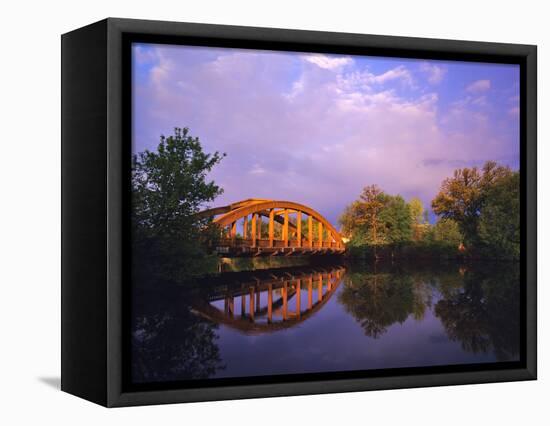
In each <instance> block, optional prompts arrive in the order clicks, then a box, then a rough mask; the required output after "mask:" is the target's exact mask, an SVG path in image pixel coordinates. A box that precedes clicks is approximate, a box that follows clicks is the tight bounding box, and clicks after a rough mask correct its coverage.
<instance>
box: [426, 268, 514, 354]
mask: <svg viewBox="0 0 550 426" xmlns="http://www.w3.org/2000/svg"><path fill="white" fill-rule="evenodd" d="M519 299H520V276H519V266H518V265H517V264H498V265H496V266H495V265H492V266H488V265H485V266H484V268H482V269H479V268H476V269H472V270H467V271H465V273H464V278H463V286H462V287H460V288H455V289H454V291H447V292H446V293H444V294H443V299H442V300H440V301H439V302H437V304H436V306H435V313H436V315H437V316H438V317H439V318H440V319H441V322H442V324H443V326H444V327H445V330H446V331H447V334H448V336H449V338H450V339H452V340H455V341H459V342H460V343H461V345H462V347H463V348H464V349H465V350H467V351H469V352H473V353H487V352H489V351H493V352H494V353H495V356H496V357H497V359H498V360H499V361H507V360H512V359H515V358H517V357H518V354H519V342H520V323H519V322H520V300H519Z"/></svg>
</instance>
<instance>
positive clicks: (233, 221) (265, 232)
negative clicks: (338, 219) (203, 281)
mask: <svg viewBox="0 0 550 426" xmlns="http://www.w3.org/2000/svg"><path fill="white" fill-rule="evenodd" d="M199 215H200V216H201V217H213V218H214V219H213V222H214V224H216V225H218V227H219V228H220V238H219V240H218V242H217V243H216V252H217V253H218V254H219V255H220V256H225V257H236V256H277V255H281V256H292V255H304V254H307V255H323V254H340V253H343V252H344V250H345V245H344V242H343V241H342V237H341V235H340V233H339V232H338V231H337V230H336V228H334V226H333V225H332V224H331V223H330V222H329V221H328V220H326V219H325V218H324V217H323V216H322V215H321V214H320V213H318V212H317V211H315V210H313V209H312V208H310V207H307V206H305V205H303V204H299V203H295V202H292V201H278V200H267V199H255V198H254V199H248V200H243V201H239V202H237V203H233V204H230V205H228V206H222V207H216V208H213V209H209V210H205V211H202V212H200V213H199ZM239 231H240V232H239Z"/></svg>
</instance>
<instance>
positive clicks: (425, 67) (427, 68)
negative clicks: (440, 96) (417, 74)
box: [420, 62, 447, 84]
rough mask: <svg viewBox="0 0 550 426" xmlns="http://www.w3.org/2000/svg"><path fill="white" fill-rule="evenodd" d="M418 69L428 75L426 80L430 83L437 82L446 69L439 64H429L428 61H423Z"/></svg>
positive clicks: (439, 81)
mask: <svg viewBox="0 0 550 426" xmlns="http://www.w3.org/2000/svg"><path fill="white" fill-rule="evenodd" d="M420 70H421V71H422V72H424V73H425V74H426V75H427V76H428V82H429V83H430V84H439V83H441V80H443V77H445V74H446V73H447V69H446V68H445V67H443V66H441V65H435V64H430V63H428V62H423V63H422V64H421V65H420Z"/></svg>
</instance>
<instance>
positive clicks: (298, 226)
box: [296, 211, 302, 247]
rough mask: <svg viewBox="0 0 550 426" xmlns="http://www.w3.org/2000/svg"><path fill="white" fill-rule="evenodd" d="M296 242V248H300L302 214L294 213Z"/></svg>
mask: <svg viewBox="0 0 550 426" xmlns="http://www.w3.org/2000/svg"><path fill="white" fill-rule="evenodd" d="M296 241H297V246H298V247H302V212H300V211H299V212H297V213H296Z"/></svg>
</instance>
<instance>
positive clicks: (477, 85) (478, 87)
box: [466, 80, 491, 93]
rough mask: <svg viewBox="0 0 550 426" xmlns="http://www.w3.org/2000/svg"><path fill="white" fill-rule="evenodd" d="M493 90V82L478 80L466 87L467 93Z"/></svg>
mask: <svg viewBox="0 0 550 426" xmlns="http://www.w3.org/2000/svg"><path fill="white" fill-rule="evenodd" d="M490 88H491V80H477V81H474V82H473V83H470V84H469V85H468V86H467V87H466V91H467V92H470V93H479V92H486V91H487V90H489V89H490Z"/></svg>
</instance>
